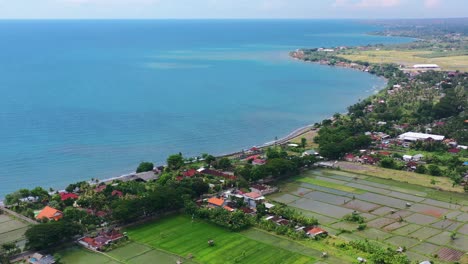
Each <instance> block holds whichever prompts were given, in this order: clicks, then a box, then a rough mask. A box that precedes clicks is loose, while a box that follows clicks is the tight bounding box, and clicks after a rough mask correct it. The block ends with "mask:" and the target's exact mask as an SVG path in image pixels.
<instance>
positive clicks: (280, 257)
mask: <svg viewBox="0 0 468 264" xmlns="http://www.w3.org/2000/svg"><path fill="white" fill-rule="evenodd" d="M127 232H128V235H129V237H130V239H132V240H134V241H136V242H138V243H142V244H145V245H148V246H150V247H152V248H156V249H162V250H165V251H169V252H171V253H174V254H177V255H179V256H183V257H187V256H188V255H189V254H191V255H192V256H193V257H194V258H193V260H194V261H196V262H199V263H313V262H314V260H315V258H313V257H311V256H306V255H303V254H299V253H294V252H291V251H289V250H286V249H282V248H280V247H276V246H273V245H269V244H266V243H263V242H259V241H256V240H253V239H251V238H248V237H246V236H244V235H242V234H240V233H234V232H229V231H227V230H225V229H223V228H220V227H217V226H214V225H211V224H208V223H205V222H201V221H195V222H192V221H191V219H190V218H189V217H187V216H182V215H180V216H174V217H169V218H166V219H163V220H161V221H157V222H153V223H149V224H145V225H141V226H138V227H134V228H130V229H128V230H127ZM210 239H213V240H214V241H215V246H213V247H209V246H208V244H207V242H208V240H210Z"/></svg>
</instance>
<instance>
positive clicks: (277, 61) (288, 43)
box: [0, 20, 407, 197]
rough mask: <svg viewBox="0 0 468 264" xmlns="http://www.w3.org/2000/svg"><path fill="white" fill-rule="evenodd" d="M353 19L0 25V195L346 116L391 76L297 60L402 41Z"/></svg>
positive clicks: (221, 149)
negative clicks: (300, 53)
mask: <svg viewBox="0 0 468 264" xmlns="http://www.w3.org/2000/svg"><path fill="white" fill-rule="evenodd" d="M372 30H376V28H374V27H371V26H369V25H362V24H359V23H356V22H354V21H332V20H330V21H327V20H291V21H284V20H283V21H280V20H260V21H255V20H244V21H239V20H198V21H192V20H184V21H182V20H181V21H177V20H160V21H145V20H142V21H31V20H30V21H0V92H1V97H0V197H1V196H3V195H5V194H6V193H9V192H11V191H14V190H16V189H19V188H22V187H28V188H31V187H34V186H39V185H40V186H43V187H46V188H48V187H54V188H62V187H64V186H66V184H67V183H70V182H75V181H78V180H85V179H90V178H92V177H99V178H108V177H114V176H118V175H120V174H124V173H129V172H131V171H133V170H134V169H135V167H136V165H137V164H138V163H139V162H140V161H143V160H148V161H154V162H156V163H158V164H161V163H163V162H164V160H165V158H166V157H167V156H168V155H169V154H172V153H178V152H182V153H183V154H184V155H186V156H193V155H198V154H200V153H212V154H222V153H227V152H232V151H238V150H241V149H242V148H248V147H251V146H253V145H259V144H262V143H265V142H267V141H271V140H273V139H274V137H275V136H278V137H281V136H284V135H286V134H288V133H289V132H291V131H292V130H294V129H295V128H298V127H300V126H304V125H307V124H310V123H314V122H318V121H320V120H321V119H323V118H326V117H329V116H331V115H332V114H333V113H335V112H343V111H345V109H346V107H347V106H348V105H350V104H353V103H355V102H356V101H357V100H358V99H359V98H364V97H366V96H368V95H369V94H371V93H372V91H373V90H375V89H378V88H381V87H382V86H383V85H384V80H382V79H379V78H377V77H375V76H372V75H370V74H367V73H363V72H358V71H354V70H349V69H343V68H332V67H327V66H320V65H314V64H308V63H302V62H298V61H294V60H292V59H290V58H288V51H289V50H294V49H296V48H301V47H322V46H326V47H329V46H347V45H364V44H369V43H396V42H403V41H407V39H403V38H388V37H377V36H369V35H365V32H368V31H372Z"/></svg>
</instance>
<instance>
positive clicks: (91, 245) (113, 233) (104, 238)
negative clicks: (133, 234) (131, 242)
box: [78, 229, 127, 251]
mask: <svg viewBox="0 0 468 264" xmlns="http://www.w3.org/2000/svg"><path fill="white" fill-rule="evenodd" d="M126 238H127V237H126V235H125V234H122V233H120V231H118V230H116V229H110V230H107V231H101V232H100V233H98V234H97V235H96V236H85V237H82V238H80V239H78V244H80V245H82V246H84V247H85V248H88V249H91V250H94V251H103V250H104V249H105V247H107V246H109V245H110V244H112V243H115V242H116V241H119V240H122V239H126Z"/></svg>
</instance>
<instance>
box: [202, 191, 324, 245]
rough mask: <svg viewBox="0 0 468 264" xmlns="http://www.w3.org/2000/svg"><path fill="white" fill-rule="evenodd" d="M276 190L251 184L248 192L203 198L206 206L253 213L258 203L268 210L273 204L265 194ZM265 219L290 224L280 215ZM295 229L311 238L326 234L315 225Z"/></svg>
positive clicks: (280, 223) (224, 193)
mask: <svg viewBox="0 0 468 264" xmlns="http://www.w3.org/2000/svg"><path fill="white" fill-rule="evenodd" d="M277 190H278V188H277V187H272V186H269V185H266V184H253V185H251V186H250V192H242V191H241V190H237V189H231V190H227V191H224V192H223V193H222V194H221V195H218V196H213V197H211V198H208V199H205V202H206V203H205V206H206V207H207V208H223V209H224V210H227V211H229V212H234V211H236V210H241V211H243V212H244V213H246V214H251V215H255V214H256V211H257V206H258V205H259V204H263V205H264V206H265V208H266V209H267V210H268V211H269V210H270V209H271V208H273V207H274V206H275V205H274V204H272V203H268V202H267V201H266V200H265V195H267V194H270V193H274V192H276V191H277ZM239 200H240V201H242V202H243V203H242V204H243V205H242V206H239V203H238V201H239ZM199 204H200V203H199ZM265 220H267V221H271V222H274V223H275V224H277V225H279V226H288V225H290V220H288V219H286V218H284V217H282V216H280V215H273V214H268V215H267V216H265ZM295 229H296V231H297V232H304V233H305V234H306V235H307V236H309V237H312V238H313V237H317V236H322V235H327V234H328V232H327V231H325V230H323V229H322V228H320V227H317V226H308V227H306V226H295Z"/></svg>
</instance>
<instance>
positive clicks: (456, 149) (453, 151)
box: [447, 148, 461, 154]
mask: <svg viewBox="0 0 468 264" xmlns="http://www.w3.org/2000/svg"><path fill="white" fill-rule="evenodd" d="M447 151H448V152H449V153H450V154H458V153H459V152H460V151H461V150H460V149H459V148H451V149H449V150H447Z"/></svg>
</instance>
